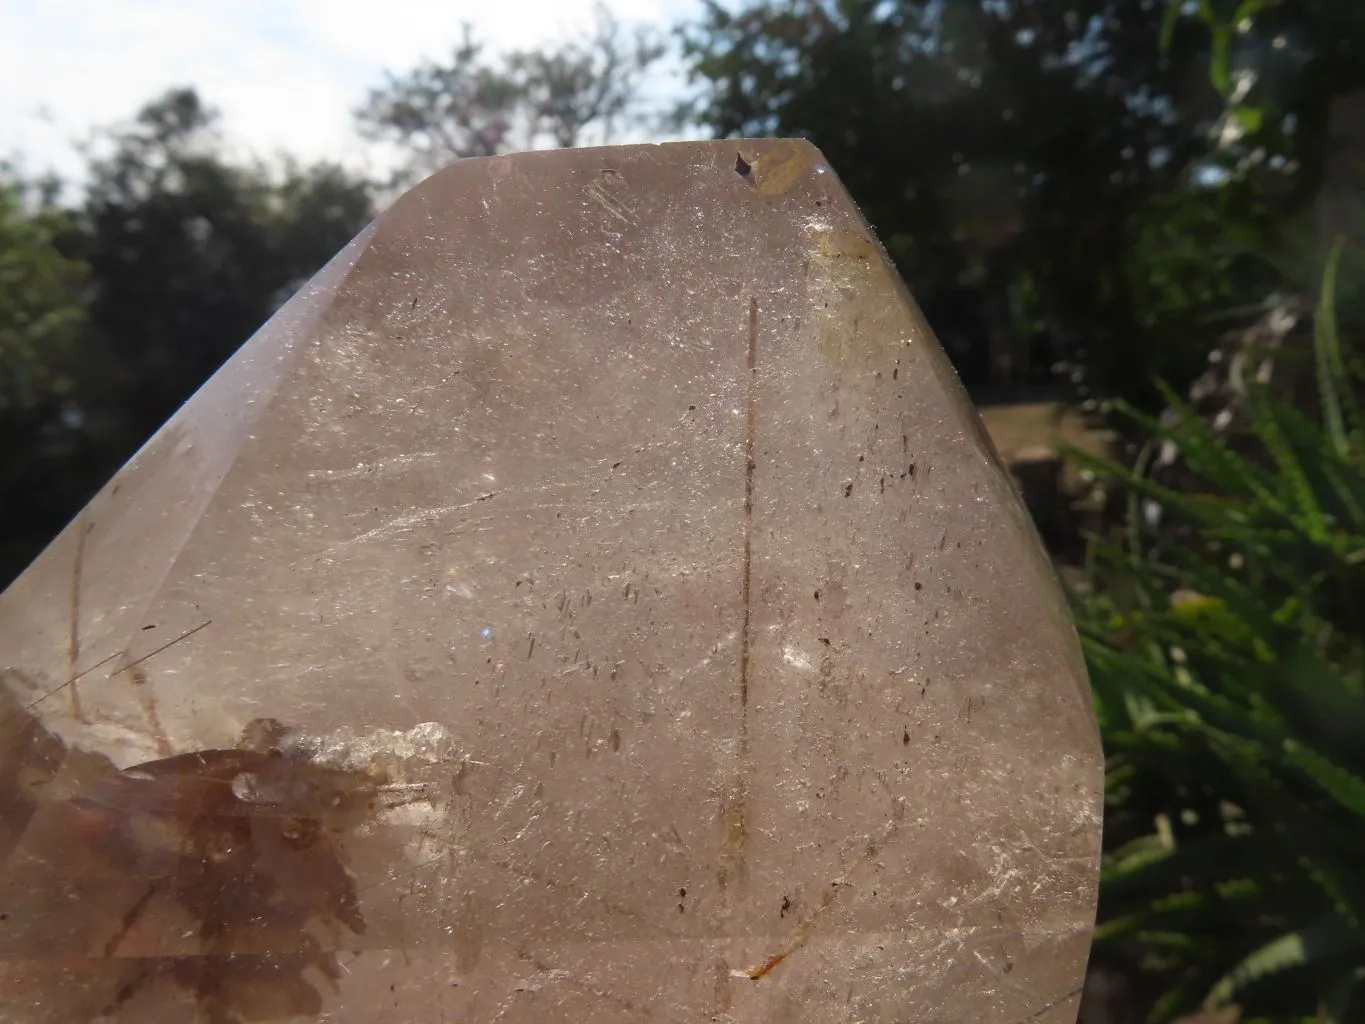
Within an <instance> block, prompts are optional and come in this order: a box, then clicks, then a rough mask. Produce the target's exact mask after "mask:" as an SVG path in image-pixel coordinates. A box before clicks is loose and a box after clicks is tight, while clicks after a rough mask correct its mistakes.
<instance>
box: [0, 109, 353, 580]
mask: <svg viewBox="0 0 1365 1024" xmlns="http://www.w3.org/2000/svg"><path fill="white" fill-rule="evenodd" d="M215 129H216V121H215V115H214V113H213V111H211V110H209V109H208V108H206V107H205V106H204V105H203V104H202V102H201V101H200V100H199V97H198V95H197V94H196V93H195V92H194V91H193V90H174V91H172V92H169V93H167V94H166V95H164V96H162V97H160V98H158V99H156V100H155V101H153V102H152V103H150V104H148V105H147V106H146V107H145V108H144V109H143V110H142V111H141V112H139V113H138V115H137V116H136V118H135V119H134V120H133V121H132V122H131V123H130V124H127V125H124V126H121V127H118V128H116V129H114V130H112V131H109V132H106V133H104V135H103V137H102V138H101V139H100V140H99V141H98V142H97V144H96V145H95V146H94V147H93V149H92V151H91V157H90V166H89V184H88V187H87V191H86V194H85V196H84V199H83V201H82V202H81V203H80V204H79V205H78V206H76V207H75V208H71V209H59V208H57V207H55V206H54V205H52V204H51V203H46V204H44V203H42V202H40V201H39V199H40V196H39V193H38V191H37V190H36V189H35V188H34V187H32V186H23V185H21V184H20V183H19V182H17V181H9V182H5V183H0V430H3V436H4V437H5V439H6V442H7V443H6V452H5V457H4V459H3V460H0V537H3V539H4V544H3V545H0V579H3V578H7V577H8V576H9V575H11V574H13V573H14V572H17V571H18V570H19V569H20V568H22V567H23V565H24V564H25V563H26V562H27V560H28V559H29V558H31V557H32V556H33V555H35V554H36V553H37V551H38V550H40V549H41V547H42V545H43V544H45V543H46V542H47V540H48V539H49V538H50V537H51V536H52V534H53V533H55V532H56V530H57V529H59V528H60V527H61V526H62V525H64V523H65V522H66V521H67V519H69V518H70V517H71V516H72V515H74V514H75V512H76V511H77V510H78V509H79V507H80V505H81V504H82V503H83V502H84V501H85V500H87V499H88V498H89V497H90V495H91V493H93V491H94V490H95V489H97V488H98V487H99V486H100V485H101V484H102V483H103V482H104V480H105V479H106V478H107V477H108V475H109V474H110V473H112V472H113V470H114V469H116V468H117V467H118V465H119V464H120V463H121V462H122V461H124V460H125V459H126V458H127V457H128V456H129V455H131V454H132V452H133V451H134V450H135V449H136V448H137V447H138V446H139V445H140V444H141V443H142V442H143V441H144V440H146V438H147V437H148V436H149V435H150V434H151V433H152V432H153V431H155V430H156V429H157V428H158V427H160V426H161V424H162V423H163V422H164V421H165V420H166V419H167V418H168V417H169V416H170V415H171V414H172V413H173V412H174V411H175V410H176V408H177V407H179V405H180V404H181V403H182V402H184V401H185V399H187V398H188V397H189V396H190V394H191V393H193V391H194V390H195V389H196V388H198V387H199V385H200V384H202V383H203V381H204V380H205V379H206V378H207V377H208V376H209V375H210V374H212V373H213V372H214V370H216V369H217V368H218V366H219V365H220V364H221V363H222V362H223V361H224V360H225V359H226V358H227V357H228V356H229V355H231V354H232V353H233V352H234V351H235V350H236V349H237V348H238V347H239V346H240V345H241V344H242V343H243V342H244V341H245V340H246V339H247V338H248V337H250V335H251V334H252V333H254V332H255V330H256V329H257V328H258V327H259V326H260V325H261V324H262V323H263V322H264V321H265V320H267V319H269V317H270V315H271V314H272V313H273V312H274V311H275V309H276V308H278V307H279V306H280V305H281V304H283V302H284V301H285V300H286V299H287V298H288V297H289V295H290V294H291V293H292V291H293V290H294V289H295V288H297V287H298V286H299V285H300V284H301V283H303V282H304V281H306V280H307V279H308V278H309V277H310V276H311V275H312V274H313V272H314V271H316V270H317V269H318V268H319V267H320V266H322V264H323V263H325V262H326V261H327V260H328V259H330V258H331V256H332V255H333V254H334V253H335V252H336V251H337V250H338V249H339V248H341V246H343V245H344V244H345V243H346V242H347V241H349V240H350V239H351V238H352V237H353V236H354V234H355V233H356V231H358V230H359V229H360V228H361V227H363V226H364V224H365V222H366V221H367V220H368V219H369V217H370V216H371V199H370V188H369V186H368V184H367V183H365V182H363V181H360V180H357V179H354V178H353V177H351V176H350V175H348V174H347V173H345V172H344V171H342V170H341V169H340V168H338V167H334V166H329V165H319V166H301V165H298V164H286V165H285V166H284V167H282V168H268V167H266V166H263V165H260V164H257V163H253V162H239V161H233V160H231V159H229V158H228V157H227V156H226V155H225V148H224V146H223V144H222V141H221V139H220V138H219V137H218V135H217V133H216V130H215Z"/></svg>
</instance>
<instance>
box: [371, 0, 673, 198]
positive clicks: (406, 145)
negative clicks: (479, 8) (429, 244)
mask: <svg viewBox="0 0 1365 1024" xmlns="http://www.w3.org/2000/svg"><path fill="white" fill-rule="evenodd" d="M663 52H664V50H663V46H662V45H661V44H660V42H659V41H658V39H656V38H655V36H654V33H652V32H651V31H649V30H648V29H645V28H642V27H635V28H634V29H630V28H628V27H627V26H625V25H623V24H622V23H621V22H620V21H619V20H618V19H617V18H616V17H615V16H614V15H612V14H611V13H610V11H609V9H608V8H607V7H605V6H604V5H599V6H598V8H597V11H596V18H595V22H594V25H593V27H592V29H591V31H590V32H588V33H587V34H586V35H584V36H582V37H581V38H570V39H567V40H565V41H563V42H561V43H559V44H558V45H557V46H554V47H550V48H546V49H538V50H517V51H513V52H511V53H505V54H490V53H489V52H488V50H487V48H486V47H485V46H484V44H482V43H481V42H479V41H478V40H477V39H476V38H475V36H474V34H473V31H472V30H471V29H470V28H469V26H467V25H466V27H465V30H464V36H463V39H462V41H461V42H460V44H459V45H458V46H456V47H455V49H454V51H453V52H452V53H451V54H450V56H449V58H448V59H447V60H446V61H445V62H444V63H438V62H427V63H425V64H422V65H420V66H419V67H417V68H414V69H412V70H411V71H408V72H406V73H403V74H390V75H389V76H388V78H387V80H386V82H385V83H384V84H383V85H382V86H380V87H379V88H376V89H373V90H371V92H370V94H369V96H368V98H367V99H366V101H365V103H364V105H363V106H361V108H360V109H359V110H358V111H357V112H356V120H357V123H358V125H359V127H360V129H361V132H362V134H364V135H365V136H366V137H367V138H369V139H371V140H373V141H377V142H386V143H390V144H392V145H394V146H396V147H397V148H398V150H399V152H400V153H401V154H402V156H403V158H404V161H403V162H404V172H405V176H407V177H411V176H413V175H420V174H424V173H429V172H431V171H435V170H437V169H439V168H441V167H443V166H445V165H446V164H448V163H450V162H451V161H453V160H457V159H460V158H462V157H471V156H493V155H495V154H497V153H501V152H504V151H506V150H508V149H514V148H521V149H531V148H536V147H538V146H541V145H552V146H559V147H567V146H577V145H582V144H585V143H588V142H595V143H598V144H602V143H606V142H610V141H612V140H613V139H614V138H615V137H616V135H617V133H618V132H620V131H621V130H623V129H626V128H629V127H632V126H633V124H634V123H635V121H636V120H637V118H638V116H639V113H640V111H639V108H640V106H641V100H642V96H641V86H642V82H643V80H644V76H645V73H646V72H647V71H648V70H649V68H650V67H651V65H653V64H654V62H655V61H657V60H658V59H659V58H660V57H661V56H662V55H663Z"/></svg>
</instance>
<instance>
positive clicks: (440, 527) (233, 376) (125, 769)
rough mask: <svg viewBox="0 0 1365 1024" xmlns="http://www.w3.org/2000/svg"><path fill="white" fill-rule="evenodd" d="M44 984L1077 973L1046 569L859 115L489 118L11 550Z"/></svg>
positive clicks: (961, 977)
mask: <svg viewBox="0 0 1365 1024" xmlns="http://www.w3.org/2000/svg"><path fill="white" fill-rule="evenodd" d="M0 665H3V666H4V675H3V685H2V686H0V883H3V893H2V894H0V1019H3V1020H5V1021H10V1022H15V1024H38V1022H42V1024H49V1022H50V1024H68V1022H71V1021H86V1020H102V1021H129V1022H134V1021H135V1022H139V1024H143V1022H146V1024H160V1022H178V1021H204V1022H209V1024H220V1022H258V1021H259V1022H277V1021H314V1020H316V1021H324V1020H325V1021H329V1022H345V1024H369V1022H373V1021H412V1022H423V1024H425V1022H433V1024H434V1022H437V1021H471V1022H477V1021H494V1020H499V1021H535V1022H538V1024H552V1022H587V1021H593V1022H597V1021H606V1022H611V1021H668V1022H676V1021H791V1022H797V1021H800V1022H810V1024H821V1022H852V1021H865V1022H893V1021H894V1022H912V1021H913V1022H921V1021H924V1022H927V1021H945V1022H946V1021H963V1022H973V1024H986V1022H1000V1024H1009V1022H1015V1021H1031V1022H1032V1021H1037V1022H1044V1024H1046V1022H1058V1021H1071V1020H1074V1017H1075V1012H1076V1005H1077V1002H1078V998H1079V987H1080V984H1081V978H1082V973H1083V967H1084V961H1085V955H1086V949H1087V944H1088V940H1089V936H1090V924H1091V918H1092V912H1093V901H1094V890H1095V882H1096V864H1097V852H1098V842H1099V827H1100V822H1099V813H1100V787H1101V758H1100V750H1099V745H1098V739H1097V734H1096V728H1095V722H1094V718H1093V715H1092V712H1091V709H1090V704H1089V696H1088V691H1087V688H1086V682H1085V676H1084V667H1083V664H1082V662H1081V659H1080V657H1079V653H1078V648H1077V645H1076V641H1075V639H1074V636H1073V633H1072V629H1071V626H1070V624H1069V621H1068V618H1067V615H1066V612H1065V609H1064V606H1063V604H1062V601H1061V599H1060V597H1059V593H1058V590H1057V587H1056V585H1055V583H1054V580H1053V577H1052V574H1051V571H1050V569H1049V567H1048V565H1047V563H1046V560H1045V558H1044V557H1043V555H1042V553H1041V551H1040V548H1039V545H1038V543H1037V540H1036V538H1035V536H1034V534H1033V532H1032V529H1031V527H1030V525H1029V524H1028V522H1027V519H1026V517H1025V516H1024V514H1023V512H1022V510H1021V508H1020V505H1019V502H1018V501H1017V500H1016V498H1015V496H1014V494H1013V492H1012V491H1011V488H1010V484H1009V482H1008V480H1007V478H1006V476H1005V475H1004V473H1003V472H1002V470H1001V468H1000V466H999V465H998V463H997V461H996V459H995V457H994V455H993V453H992V451H991V449H990V445H989V443H988V442H987V441H986V439H985V438H984V436H983V434H982V432H981V430H980V428H979V426H978V423H977V420H976V417H975V415H974V413H973V412H972V410H971V408H970V406H969V404H968V402H967V400H966V398H965V396H964V395H963V393H962V391H961V389H960V388H959V385H958V384H957V382H956V379H955V377H954V376H953V374H952V371H951V370H950V368H949V367H948V365H947V363H946V361H945V359H944V356H943V354H942V352H941V351H940V349H939V347H938V345H937V343H936V342H935V341H934V339H933V337H932V335H931V333H930V331H929V330H928V328H927V327H926V326H925V324H924V321H923V320H922V318H921V317H920V315H919V313H918V312H917V310H916V309H915V306H914V304H913V302H912V300H911V299H910V297H909V296H908V295H907V293H906V292H905V291H904V289H903V287H902V286H901V284H900V282H899V281H898V279H897V278H896V276H895V274H894V272H893V271H892V270H891V269H890V268H889V267H888V265H887V263H886V261H885V259H884V258H883V255H882V252H881V250H880V249H879V247H878V245H877V244H876V242H875V241H874V239H873V237H872V235H871V233H870V231H869V229H868V227H867V225H866V224H865V223H864V222H863V220H862V219H861V218H860V216H859V215H858V213H857V211H856V209H855V208H854V206H853V204H852V203H851V201H850V200H849V198H848V196H847V195H846V194H845V192H844V190H843V189H842V187H841V186H840V184H839V183H838V181H837V179H836V177H835V175H834V174H833V173H832V172H831V171H830V170H829V169H828V168H827V167H826V166H825V165H824V163H823V161H822V158H821V156H820V154H819V153H818V152H817V151H816V150H814V149H812V148H810V147H809V146H807V145H805V144H800V143H792V142H755V143H745V142H717V143H697V144H679V145H669V146H661V147H653V146H641V147H626V148H616V149H600V150H592V149H589V150H578V151H570V152H558V153H551V154H543V153H542V154H528V155H522V156H515V157H499V158H494V159H488V160H472V161H467V162H463V163H460V164H458V165H456V166H454V167H452V168H450V169H448V170H446V171H444V172H442V173H440V174H438V175H436V176H435V177H433V178H431V179H429V180H428V181H426V182H424V183H423V184H421V185H419V186H418V187H417V188H415V189H413V190H412V191H411V192H409V193H408V194H407V195H405V196H404V197H403V198H402V199H400V200H399V201H398V202H397V203H396V204H395V205H394V206H393V207H392V208H391V209H390V210H389V211H388V212H387V213H386V214H384V215H383V216H382V217H381V218H379V219H378V220H377V221H376V222H375V223H374V224H373V225H372V226H371V227H370V228H368V229H367V230H366V231H365V232H364V233H363V234H362V235H361V236H360V237H359V238H357V239H356V241H355V242H354V243H352V245H351V246H350V247H349V248H348V249H347V250H345V251H344V252H343V253H341V254H340V255H338V256H337V258H336V259H335V260H334V261H333V262H332V263H331V264H330V265H329V266H328V267H327V268H325V269H324V270H323V271H322V272H321V273H319V275H318V276H317V277H316V278H315V279H314V280H313V281H312V282H311V283H310V284H309V285H308V286H307V287H306V288H305V289H304V290H303V291H302V292H301V293H300V295H299V296H297V297H296V298H295V299H294V300H293V301H292V302H291V303H290V304H289V305H288V306H287V307H286V308H285V309H283V310H282V311H281V312H280V313H279V314H278V315H277V316H276V317H275V318H274V319H273V320H272V321H271V322H270V323H269V324H267V325H266V326H265V327H264V328H263V329H262V330H261V331H260V333H258V334H257V335H256V336H255V337H254V338H253V339H251V341H249V342H248V343H247V344H246V345H245V346H244V347H243V349H242V350H241V352H240V353H239V354H238V355H237V356H236V357H235V358H234V359H233V360H232V361H231V362H230V363H229V364H228V365H227V366H226V367H225V368H224V369H223V370H222V371H221V372H220V373H218V374H217V375H216V376H215V377H214V378H213V379H212V380H211V381H210V382H209V383H208V384H207V385H206V386H205V387H204V388H203V389H202V390H201V391H200V393H199V394H197V395H196V396H195V397H194V399H193V400H192V401H191V402H190V403H189V404H188V405H187V406H186V407H185V408H184V409H183V410H182V411H181V412H180V413H179V414H178V415H177V416H176V417H175V418H174V419H173V420H172V421H171V422H170V423H168V424H167V426H166V427H165V429H164V430H163V431H162V432H161V433H159V434H158V435H157V436H156V437H155V438H154V439H153V440H152V441H151V442H150V443H149V444H148V445H147V446H146V447H145V448H144V449H143V450H142V451H141V452H140V453H139V454H138V455H137V456H136V457H135V458H134V459H133V460H132V461H131V462H130V463H129V464H128V465H127V466H126V467H125V468H124V469H123V470H122V471H121V472H120V473H119V474H118V476H117V477H116V478H115V479H114V480H112V481H111V482H110V484H109V485H108V486H107V487H106V488H105V489H104V490H103V491H102V492H101V493H100V494H99V495H98V496H97V497H96V498H95V499H94V500H93V501H92V502H91V503H90V505H89V506H88V507H87V509H86V510H85V511H84V512H83V513H82V514H81V516H80V517H79V518H78V519H77V520H76V521H75V522H73V523H72V524H71V526H70V527H69V528H68V529H67V530H66V531H65V532H64V533H63V534H62V535H61V536H60V537H59V538H58V539H57V540H56V541H55V542H54V543H53V544H52V546H51V547H50V548H49V549H48V550H47V551H46V552H45V553H44V554H43V555H42V556H41V557H40V558H39V559H38V561H37V562H35V563H34V565H33V566H32V567H31V568H30V569H29V571H28V572H27V573H26V574H25V575H24V576H23V577H22V578H21V579H20V580H19V581H18V582H16V583H15V584H14V586H13V587H11V588H10V590H9V591H8V592H7V593H5V594H4V595H3V597H0Z"/></svg>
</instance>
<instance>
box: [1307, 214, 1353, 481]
mask: <svg viewBox="0 0 1365 1024" xmlns="http://www.w3.org/2000/svg"><path fill="white" fill-rule="evenodd" d="M1344 246H1345V241H1344V240H1343V239H1340V238H1338V239H1337V240H1336V242H1335V243H1334V244H1333V246H1332V250H1331V252H1330V253H1329V255H1328V257H1327V269H1326V271H1325V272H1324V274H1323V280H1322V293H1321V295H1320V296H1319V298H1318V310H1317V320H1316V324H1315V326H1314V348H1315V355H1316V357H1317V369H1318V392H1319V399H1320V400H1321V402H1322V418H1323V421H1324V422H1325V424H1326V426H1327V435H1328V437H1329V438H1330V439H1331V441H1332V447H1333V449H1334V450H1335V451H1336V454H1337V455H1339V456H1341V457H1342V458H1346V457H1347V456H1348V455H1349V454H1350V451H1351V442H1350V437H1349V436H1348V434H1347V430H1346V428H1347V420H1346V411H1345V410H1346V408H1347V407H1348V406H1352V408H1350V412H1351V415H1352V421H1353V422H1352V426H1355V425H1356V424H1358V422H1359V415H1360V414H1359V412H1358V411H1357V410H1356V409H1354V408H1353V405H1354V398H1353V396H1352V394H1351V388H1350V383H1349V380H1348V378H1347V375H1346V365H1345V361H1344V360H1343V359H1342V355H1341V338H1340V337H1339V336H1338V335H1337V314H1336V287H1337V275H1338V272H1339V270H1340V267H1341V253H1342V249H1343V248H1344Z"/></svg>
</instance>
